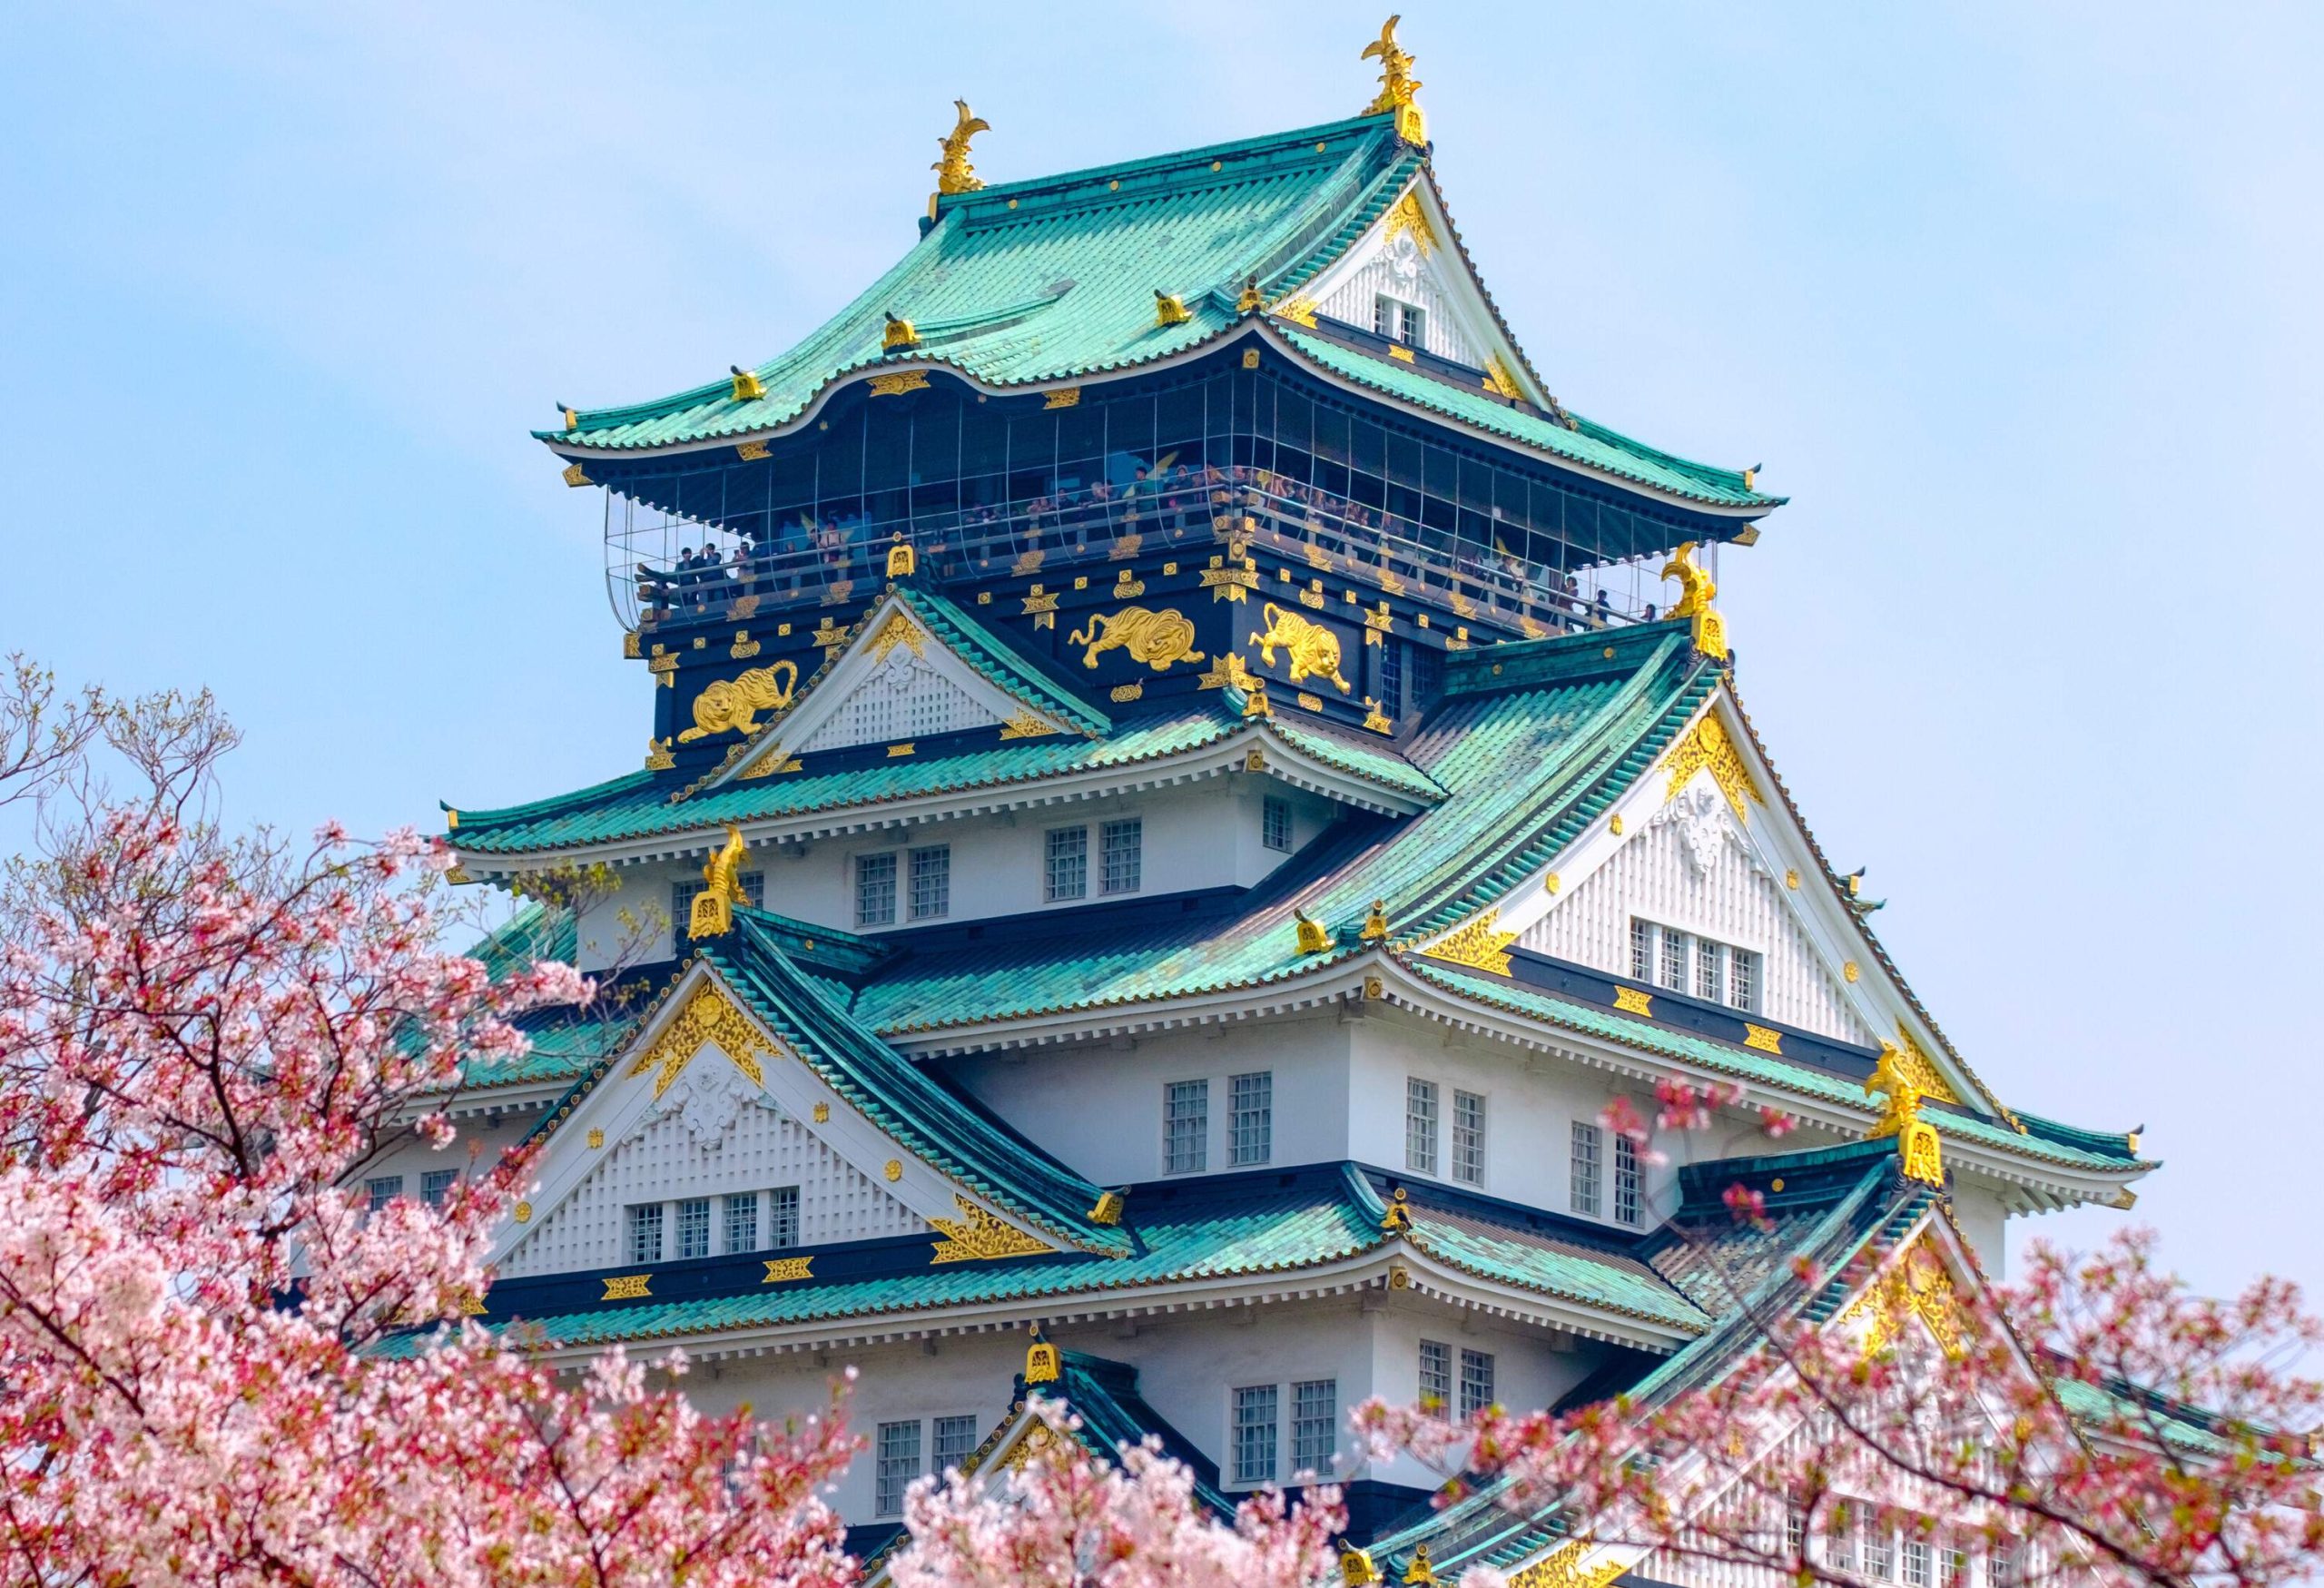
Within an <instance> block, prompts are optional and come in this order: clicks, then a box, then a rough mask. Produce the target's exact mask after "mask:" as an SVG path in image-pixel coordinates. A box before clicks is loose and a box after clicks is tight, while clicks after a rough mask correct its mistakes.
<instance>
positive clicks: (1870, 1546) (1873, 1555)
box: [1864, 1516, 1896, 1583]
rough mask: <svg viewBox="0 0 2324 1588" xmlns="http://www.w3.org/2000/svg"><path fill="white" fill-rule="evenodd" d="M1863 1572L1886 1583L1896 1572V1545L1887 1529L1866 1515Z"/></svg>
mask: <svg viewBox="0 0 2324 1588" xmlns="http://www.w3.org/2000/svg"><path fill="white" fill-rule="evenodd" d="M1864 1574H1865V1575H1866V1576H1867V1577H1874V1578H1877V1579H1878V1580H1879V1581H1881V1582H1883V1583H1886V1582H1887V1581H1889V1580H1890V1579H1891V1578H1893V1577H1895V1576H1896V1544H1895V1542H1894V1541H1893V1540H1891V1539H1890V1538H1889V1536H1888V1530H1887V1529H1886V1528H1885V1527H1883V1526H1881V1525H1880V1524H1879V1523H1878V1522H1876V1521H1875V1520H1874V1519H1873V1518H1871V1517H1869V1516H1867V1517H1866V1518H1865V1524H1864Z"/></svg>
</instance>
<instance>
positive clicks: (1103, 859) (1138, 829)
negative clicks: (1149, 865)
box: [1098, 816, 1146, 899]
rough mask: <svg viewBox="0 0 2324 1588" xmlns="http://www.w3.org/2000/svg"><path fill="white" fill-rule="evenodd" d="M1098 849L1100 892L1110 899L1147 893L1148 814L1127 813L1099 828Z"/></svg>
mask: <svg viewBox="0 0 2324 1588" xmlns="http://www.w3.org/2000/svg"><path fill="white" fill-rule="evenodd" d="M1117 861H1118V862H1120V864H1119V866H1118V867H1117V865H1116V862H1117ZM1145 890H1146V818H1145V817H1143V816H1123V817H1120V818H1118V819H1117V820H1115V821H1111V822H1108V823H1105V824H1102V825H1101V826H1100V827H1099V828H1098V893H1100V894H1102V895H1104V896H1105V897H1107V898H1109V899H1110V898H1122V897H1126V896H1127V895H1128V894H1131V893H1143V892H1145Z"/></svg>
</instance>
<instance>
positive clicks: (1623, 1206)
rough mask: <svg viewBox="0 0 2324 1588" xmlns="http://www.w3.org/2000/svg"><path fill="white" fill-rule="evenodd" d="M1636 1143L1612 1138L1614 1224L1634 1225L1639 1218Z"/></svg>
mask: <svg viewBox="0 0 2324 1588" xmlns="http://www.w3.org/2000/svg"><path fill="white" fill-rule="evenodd" d="M1639 1190H1640V1187H1639V1164H1638V1143H1637V1142H1635V1141H1632V1140H1631V1139H1630V1138H1629V1137H1627V1136H1617V1137H1615V1138H1614V1222H1615V1223H1617V1224H1636V1223H1637V1222H1638V1218H1639V1205H1640V1199H1641V1198H1640V1196H1639Z"/></svg>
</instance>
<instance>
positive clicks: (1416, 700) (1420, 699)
mask: <svg viewBox="0 0 2324 1588" xmlns="http://www.w3.org/2000/svg"><path fill="white" fill-rule="evenodd" d="M1412 662H1413V700H1412V706H1411V709H1412V710H1413V711H1426V710H1427V709H1428V708H1429V707H1430V706H1432V705H1435V704H1436V697H1437V696H1438V695H1441V694H1443V690H1444V653H1443V651H1437V650H1431V649H1430V648H1429V647H1428V646H1423V645H1414V646H1413V655H1412Z"/></svg>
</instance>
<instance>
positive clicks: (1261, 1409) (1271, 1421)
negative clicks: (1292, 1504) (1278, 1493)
mask: <svg viewBox="0 0 2324 1588" xmlns="http://www.w3.org/2000/svg"><path fill="white" fill-rule="evenodd" d="M1275 1436H1276V1430H1275V1386H1274V1385H1272V1384H1255V1385H1252V1386H1249V1387H1247V1388H1244V1389H1238V1390H1236V1392H1235V1439H1234V1446H1235V1481H1236V1483H1238V1484H1265V1483H1272V1482H1274V1481H1275Z"/></svg>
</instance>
